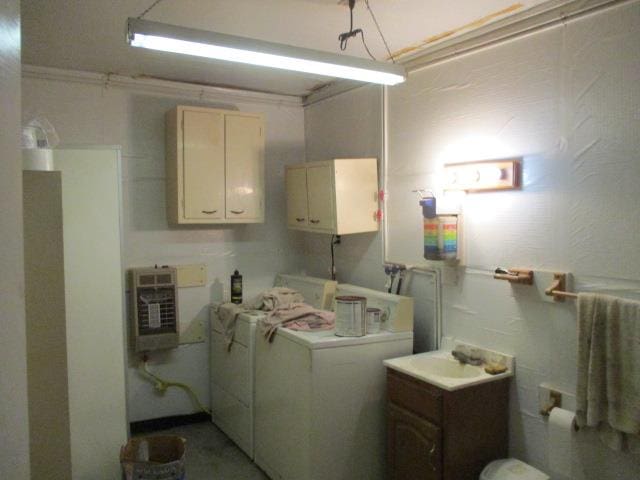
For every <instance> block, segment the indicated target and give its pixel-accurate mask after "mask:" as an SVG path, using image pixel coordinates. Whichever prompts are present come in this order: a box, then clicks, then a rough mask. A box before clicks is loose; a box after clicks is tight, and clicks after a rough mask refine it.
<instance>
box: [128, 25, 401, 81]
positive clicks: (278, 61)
mask: <svg viewBox="0 0 640 480" xmlns="http://www.w3.org/2000/svg"><path fill="white" fill-rule="evenodd" d="M127 43H128V44H129V45H131V46H132V47H141V48H149V49H151V50H160V51H163V52H172V53H179V54H184V55H193V56H196V57H205V58H213V59H217V60H226V61H229V62H239V63H248V64H250V65H259V66H263V67H272V68H279V69H283V70H294V71H297V72H305V73H313V74H317V75H324V76H327V77H337V78H346V79H349V80H358V81H361V82H369V83H379V84H383V85H396V84H398V83H401V82H404V81H405V79H406V72H405V69H404V67H402V66H400V65H395V64H390V63H383V62H376V61H373V60H368V59H365V58H357V57H349V56H345V55H336V54H333V53H328V52H321V51H319V50H311V49H307V48H300V47H293V46H291V45H283V44H280V43H272V42H265V41H262V40H254V39H250V38H244V37H237V36H235V35H226V34H222V33H216V32H209V31H205V30H196V29H193V28H186V27H179V26H176V25H168V24H165V23H158V22H151V21H148V20H143V19H139V18H129V19H128V20H127Z"/></svg>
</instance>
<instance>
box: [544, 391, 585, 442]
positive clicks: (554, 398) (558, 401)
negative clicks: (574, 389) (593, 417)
mask: <svg viewBox="0 0 640 480" xmlns="http://www.w3.org/2000/svg"><path fill="white" fill-rule="evenodd" d="M556 407H558V408H561V407H562V393H560V392H558V391H556V390H550V391H549V402H548V403H547V404H545V405H544V406H543V407H542V408H541V409H540V415H542V416H544V417H547V418H548V417H549V415H551V410H553V409H554V408H556ZM573 430H574V431H575V432H577V431H578V430H580V428H579V427H578V425H576V423H575V422H574V424H573Z"/></svg>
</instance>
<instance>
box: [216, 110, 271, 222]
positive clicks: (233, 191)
mask: <svg viewBox="0 0 640 480" xmlns="http://www.w3.org/2000/svg"><path fill="white" fill-rule="evenodd" d="M225 139H226V205H227V207H226V218H227V219H228V220H236V219H238V220H240V219H256V220H259V219H262V218H263V217H264V213H263V206H264V163H263V154H264V133H263V125H262V119H261V118H259V117H250V116H244V115H226V118H225Z"/></svg>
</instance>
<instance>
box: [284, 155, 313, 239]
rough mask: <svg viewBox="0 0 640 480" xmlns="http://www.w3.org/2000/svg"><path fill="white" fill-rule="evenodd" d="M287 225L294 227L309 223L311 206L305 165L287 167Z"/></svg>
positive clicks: (304, 225)
mask: <svg viewBox="0 0 640 480" xmlns="http://www.w3.org/2000/svg"><path fill="white" fill-rule="evenodd" d="M285 181H286V187H287V225H288V226H289V227H292V228H296V227H306V226H307V225H309V218H308V215H309V206H308V204H307V169H306V168H305V167H287V170H286V177H285Z"/></svg>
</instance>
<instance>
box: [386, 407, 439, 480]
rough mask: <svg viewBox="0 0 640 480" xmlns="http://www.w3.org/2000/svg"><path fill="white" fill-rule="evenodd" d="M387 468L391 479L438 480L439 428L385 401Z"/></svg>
mask: <svg viewBox="0 0 640 480" xmlns="http://www.w3.org/2000/svg"><path fill="white" fill-rule="evenodd" d="M387 415H388V418H387V468H388V469H389V478H390V479H391V480H441V478H442V449H441V431H440V428H439V427H436V426H435V425H433V424H432V423H431V422H429V421H427V420H425V419H424V418H421V417H418V416H417V415H414V414H412V413H410V412H408V411H407V410H404V409H402V408H400V407H397V406H396V405H394V404H393V403H389V404H388V411H387Z"/></svg>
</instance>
